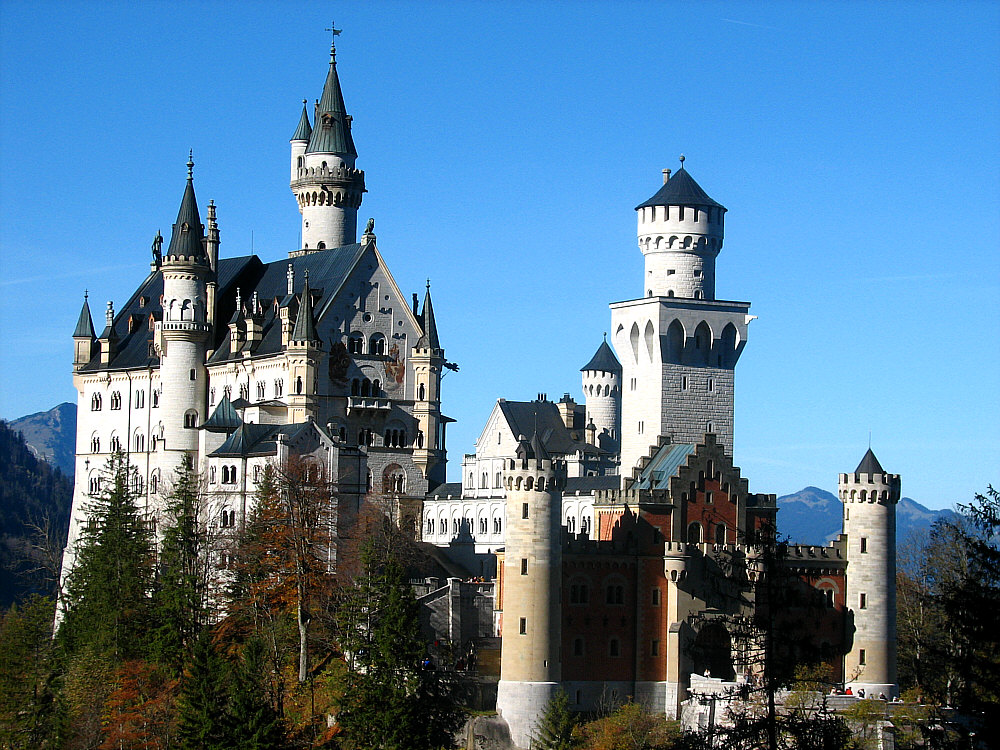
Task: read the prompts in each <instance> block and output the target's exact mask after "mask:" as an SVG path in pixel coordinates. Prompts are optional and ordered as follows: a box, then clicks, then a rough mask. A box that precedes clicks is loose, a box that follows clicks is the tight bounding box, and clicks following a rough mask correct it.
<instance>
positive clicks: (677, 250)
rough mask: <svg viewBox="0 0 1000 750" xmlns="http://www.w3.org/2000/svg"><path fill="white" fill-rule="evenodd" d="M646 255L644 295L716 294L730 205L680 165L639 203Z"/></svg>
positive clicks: (707, 296) (693, 296)
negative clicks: (717, 260) (718, 258)
mask: <svg viewBox="0 0 1000 750" xmlns="http://www.w3.org/2000/svg"><path fill="white" fill-rule="evenodd" d="M635 210H636V213H637V214H638V225H639V228H638V236H639V248H640V249H641V250H642V253H643V255H644V256H645V258H646V273H645V274H644V275H643V279H644V282H643V284H644V289H643V295H644V296H646V297H687V298H691V299H707V300H713V299H715V258H716V256H718V254H719V251H720V250H721V249H722V241H723V236H724V232H723V224H724V220H725V214H726V208H725V206H723V205H721V204H720V203H717V202H716V201H714V200H712V199H711V198H709V197H708V193H706V192H705V191H704V190H702V189H701V186H700V185H699V184H698V183H697V182H695V181H694V178H693V177H691V175H690V174H688V172H687V170H686V169H684V156H683V155H682V156H681V168H680V169H678V170H677V172H676V173H675V174H674V175H673V177H671V176H670V171H669V170H666V169H665V170H663V187H661V188H660V189H659V190H658V191H657V193H656V194H655V195H654V196H653V197H652V198H650V199H649V200H647V201H646V202H644V203H640V204H639V205H638V206H636V208H635Z"/></svg>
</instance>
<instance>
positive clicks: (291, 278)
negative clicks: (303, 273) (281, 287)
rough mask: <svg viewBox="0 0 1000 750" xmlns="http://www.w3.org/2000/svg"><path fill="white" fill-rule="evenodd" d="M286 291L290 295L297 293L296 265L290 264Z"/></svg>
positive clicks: (286, 274)
mask: <svg viewBox="0 0 1000 750" xmlns="http://www.w3.org/2000/svg"><path fill="white" fill-rule="evenodd" d="M285 280H286V282H287V283H286V284H285V293H286V294H287V295H288V296H289V297H290V296H291V295H293V294H295V267H294V266H292V264H291V263H289V264H288V271H287V272H286V273H285Z"/></svg>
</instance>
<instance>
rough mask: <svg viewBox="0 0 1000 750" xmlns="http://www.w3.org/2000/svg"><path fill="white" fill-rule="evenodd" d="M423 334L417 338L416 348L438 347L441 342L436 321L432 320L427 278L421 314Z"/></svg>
mask: <svg viewBox="0 0 1000 750" xmlns="http://www.w3.org/2000/svg"><path fill="white" fill-rule="evenodd" d="M421 317H422V318H423V320H422V326H423V329H424V333H423V335H422V336H421V337H420V338H419V339H417V343H416V347H417V348H418V349H440V348H441V342H440V340H439V339H438V332H437V321H436V320H434V305H433V304H431V280H430V279H427V293H426V294H425V296H424V312H423V315H422V316H421Z"/></svg>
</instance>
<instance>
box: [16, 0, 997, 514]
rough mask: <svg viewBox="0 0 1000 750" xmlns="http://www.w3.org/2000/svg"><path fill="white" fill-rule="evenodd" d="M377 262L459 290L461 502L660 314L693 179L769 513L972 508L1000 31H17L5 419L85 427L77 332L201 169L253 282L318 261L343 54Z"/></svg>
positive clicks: (141, 264) (136, 272) (434, 23)
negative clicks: (645, 238) (322, 138)
mask: <svg viewBox="0 0 1000 750" xmlns="http://www.w3.org/2000/svg"><path fill="white" fill-rule="evenodd" d="M332 19H336V23H337V27H338V28H342V29H343V30H344V33H343V35H341V36H340V37H339V40H338V63H339V69H340V73H341V81H342V83H343V88H344V95H345V99H346V101H347V106H348V109H349V111H350V112H351V114H352V115H353V116H354V138H355V142H356V144H357V147H358V151H359V154H360V155H359V159H358V166H359V167H360V168H362V169H364V170H365V173H366V182H367V186H368V190H369V193H368V194H367V195H366V196H365V200H364V204H363V206H362V208H361V217H362V220H364V218H367V217H368V216H373V217H375V219H376V232H377V234H378V243H379V248H380V250H381V251H382V253H383V255H384V256H385V258H386V260H387V262H388V263H389V265H390V267H391V269H392V271H393V273H394V275H395V277H396V280H397V282H398V283H399V285H400V287H401V288H402V289H403V291H404V292H405V293H408V292H410V291H418V290H420V289H422V288H423V284H424V279H425V278H426V277H428V276H429V277H430V278H431V281H432V285H433V286H432V289H433V294H434V305H435V311H436V313H437V318H438V327H439V330H440V332H441V337H442V342H443V344H444V346H445V348H446V350H447V354H448V356H449V358H450V359H452V360H454V361H456V362H458V363H459V365H460V366H461V370H460V372H458V373H449V374H448V375H447V377H446V379H445V381H444V386H443V387H444V404H445V411H446V413H448V414H449V415H451V416H453V417H455V418H457V419H458V420H459V422H458V423H457V424H456V425H453V426H452V428H451V432H450V434H449V447H450V450H451V458H452V461H451V469H452V471H451V473H452V475H453V476H457V468H458V465H459V463H460V458H461V453H463V452H471V451H472V450H473V443H474V441H475V439H476V438H477V437H478V434H479V431H480V430H481V429H482V426H483V424H484V422H485V420H486V417H487V415H488V414H489V411H490V409H491V408H492V404H493V402H494V401H495V399H496V398H498V397H505V398H508V399H530V398H533V397H534V396H535V394H536V393H538V392H546V393H548V394H549V396H550V397H552V398H558V397H559V396H560V395H561V394H562V393H564V392H570V393H571V394H573V395H574V396H576V397H577V398H581V394H580V377H579V373H578V370H579V367H580V366H581V365H582V364H584V363H585V362H586V361H587V360H588V359H589V358H590V356H591V354H593V352H594V350H595V349H596V348H597V346H598V344H599V343H600V341H601V334H602V332H603V331H605V330H607V329H608V327H609V324H610V313H609V310H608V307H607V305H608V303H609V302H613V301H618V300H623V299H630V298H633V297H636V296H640V295H641V294H642V289H641V279H642V256H641V254H640V253H639V251H638V249H637V248H636V241H635V214H634V211H633V207H634V206H635V205H637V204H638V203H640V202H642V201H643V200H645V199H646V198H648V197H649V196H650V195H652V194H653V193H654V192H655V191H656V190H657V189H658V187H659V185H660V184H661V176H660V170H661V169H663V168H672V169H676V167H677V157H678V155H679V154H680V153H684V154H685V155H686V157H687V162H686V167H687V168H688V170H689V171H690V173H691V174H692V176H694V177H695V179H697V180H698V182H699V183H700V184H701V185H702V187H703V188H705V190H706V191H707V192H708V193H709V194H710V195H711V196H712V197H713V198H715V199H716V200H718V201H719V202H721V203H723V204H724V205H725V206H726V207H727V208H728V209H729V213H728V215H727V219H726V245H725V247H724V248H723V251H722V254H721V255H720V257H719V260H718V266H717V273H718V281H717V294H718V297H719V298H723V299H738V300H749V301H751V302H752V303H753V307H752V308H751V312H752V313H754V314H756V315H757V316H759V319H758V320H756V321H754V322H753V323H752V325H751V328H750V336H749V342H748V344H747V347H746V349H745V351H744V354H743V357H742V359H741V361H740V364H739V366H738V368H737V392H736V399H737V405H736V445H735V458H736V462H737V463H738V464H739V465H740V466H741V467H742V469H743V473H744V476H747V477H749V478H750V483H751V489H752V490H753V491H757V492H776V493H779V494H783V493H787V492H792V491H795V490H798V489H800V488H802V487H803V486H805V485H810V484H812V485H817V486H820V487H823V488H825V489H830V490H834V489H836V481H837V473H838V472H841V471H850V470H852V469H853V468H854V467H855V466H856V465H857V462H858V461H859V460H860V458H861V456H862V454H863V453H864V451H865V449H866V448H867V445H868V435H869V430H870V431H871V434H872V446H873V448H874V449H875V451H876V453H877V454H878V456H879V458H880V459H881V461H882V463H883V465H884V466H885V468H886V469H887V470H889V471H893V472H898V473H900V474H902V475H903V488H904V494H906V495H909V496H912V497H914V498H915V499H917V500H919V501H921V502H923V503H925V504H927V505H930V506H932V507H943V506H947V505H950V504H951V503H953V502H955V501H964V500H968V499H969V498H970V497H971V495H972V493H973V492H975V491H980V490H982V489H984V488H985V486H986V484H987V483H990V482H993V483H995V484H1000V396H998V393H1000V377H998V372H1000V367H998V365H1000V345H998V338H997V332H998V329H1000V327H998V324H1000V304H998V298H1000V294H998V293H1000V262H998V259H997V253H998V249H1000V247H998V246H1000V177H998V175H1000V158H998V157H1000V153H998V152H1000V49H998V45H1000V42H998V40H1000V5H998V4H996V3H992V2H989V3H975V2H945V3H938V2H910V3H902V2H899V3H882V2H880V3H863V2H852V3H842V2H837V3H822V2H800V3H773V2H772V3H749V2H746V3H722V2H699V3H693V2H692V3H659V2H658V3H647V2H633V3H596V2H594V3H584V2H577V3H572V2H551V3H520V2H505V3H464V4H463V3H404V2H398V3H388V2H365V3H343V2H336V3H310V2H299V3H294V4H293V3H246V2H244V3H221V2H200V3H168V2H156V3H153V2H150V3H136V4H132V3H128V4H125V3H110V2H109V3H82V2H81V3H44V2H42V3H37V2H33V3H26V2H17V1H15V0H5V1H4V2H3V4H2V5H0V85H2V89H0V119H2V122H0V415H2V416H3V417H5V418H14V417H18V416H22V415H24V414H27V413H30V412H34V411H41V410H45V409H48V408H50V407H51V406H54V405H55V404H57V403H59V402H61V401H75V393H74V391H73V388H72V380H71V374H70V370H71V367H70V362H71V356H72V340H71V338H70V334H71V333H72V329H73V326H74V324H75V322H76V317H77V315H78V313H79V309H80V304H81V302H82V295H83V290H84V288H88V289H90V292H91V301H92V303H93V310H94V313H95V317H99V316H100V315H101V309H102V308H103V305H104V302H105V301H106V300H109V299H113V300H115V301H116V303H118V304H120V303H122V302H123V301H124V300H125V299H126V298H127V296H128V295H129V293H130V292H131V291H132V290H133V288H134V287H135V285H136V284H137V283H138V282H139V281H140V280H141V279H142V278H143V277H144V275H145V273H146V272H147V271H148V264H149V246H150V243H151V240H152V237H153V235H154V234H155V232H156V230H157V229H160V230H162V231H163V232H164V233H165V234H166V233H167V232H168V230H169V227H170V224H171V222H172V220H173V218H174V217H175V216H176V211H177V205H178V202H179V200H180V196H181V192H182V189H183V184H184V176H185V167H184V162H185V161H186V160H187V152H188V148H193V149H194V155H195V162H196V167H195V180H196V189H197V193H198V198H199V202H200V203H201V204H202V205H203V206H204V204H206V203H207V202H208V200H209V199H214V200H215V202H216V204H217V205H218V214H219V222H220V226H221V230H222V240H223V245H222V254H223V255H241V254H245V253H246V252H248V251H249V250H250V249H251V243H252V245H253V249H254V250H255V251H256V252H257V254H258V255H260V256H261V257H262V258H263V259H265V260H274V259H277V258H280V257H284V256H285V254H286V253H287V252H288V251H289V250H291V249H293V248H295V247H296V246H297V242H298V232H299V214H298V211H297V209H296V206H295V202H294V199H293V197H292V195H291V192H290V190H289V188H288V138H289V137H290V136H291V134H292V131H293V130H294V128H295V124H296V121H297V119H298V113H299V111H300V107H301V104H300V101H301V99H303V98H308V99H310V100H312V99H314V98H316V97H318V96H319V94H320V91H321V87H322V83H323V78H324V75H325V70H326V59H327V50H328V47H329V34H327V33H326V32H325V31H324V28H326V27H328V26H329V25H330V21H331V20H332Z"/></svg>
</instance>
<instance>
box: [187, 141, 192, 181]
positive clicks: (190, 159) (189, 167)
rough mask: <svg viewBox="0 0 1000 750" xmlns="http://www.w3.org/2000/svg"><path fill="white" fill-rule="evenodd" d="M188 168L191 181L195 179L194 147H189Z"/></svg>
mask: <svg viewBox="0 0 1000 750" xmlns="http://www.w3.org/2000/svg"><path fill="white" fill-rule="evenodd" d="M187 168H188V180H189V181H190V180H193V179H194V149H193V148H189V149H188V163H187Z"/></svg>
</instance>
